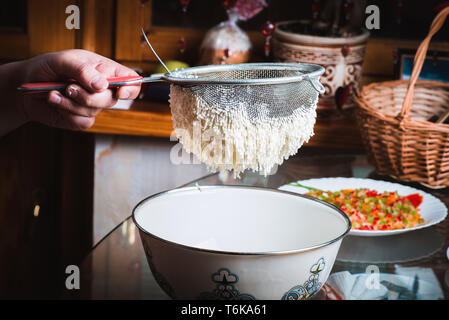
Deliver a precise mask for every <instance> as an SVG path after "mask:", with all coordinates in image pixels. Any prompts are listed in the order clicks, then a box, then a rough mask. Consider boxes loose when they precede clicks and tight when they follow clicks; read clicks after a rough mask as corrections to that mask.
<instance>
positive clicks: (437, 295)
mask: <svg viewBox="0 0 449 320" xmlns="http://www.w3.org/2000/svg"><path fill="white" fill-rule="evenodd" d="M395 271H396V274H386V273H378V274H373V273H361V274H351V273H349V272H348V271H343V272H337V273H333V274H331V275H330V276H329V279H328V280H327V284H328V285H330V286H331V287H332V288H333V289H334V290H335V291H336V292H337V293H338V294H339V295H340V296H341V297H342V298H343V299H345V300H381V299H387V300H398V299H419V300H438V299H443V298H444V294H443V290H442V289H441V286H440V284H439V281H438V279H437V278H436V276H435V274H434V272H433V271H432V269H428V268H415V267H413V268H405V267H400V266H395Z"/></svg>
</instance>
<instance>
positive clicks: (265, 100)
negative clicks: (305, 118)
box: [175, 65, 318, 122]
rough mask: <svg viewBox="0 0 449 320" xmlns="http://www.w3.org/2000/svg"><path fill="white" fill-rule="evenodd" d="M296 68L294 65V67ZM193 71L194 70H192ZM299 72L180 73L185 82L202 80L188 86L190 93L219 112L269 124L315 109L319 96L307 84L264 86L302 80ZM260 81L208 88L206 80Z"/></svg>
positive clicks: (276, 70)
mask: <svg viewBox="0 0 449 320" xmlns="http://www.w3.org/2000/svg"><path fill="white" fill-rule="evenodd" d="M295 66H296V65H295ZM191 69H193V68H191ZM305 74H306V72H305V71H304V70H303V69H301V68H298V67H296V68H291V69H289V68H283V69H278V68H277V67H272V68H249V67H247V68H241V67H240V68H231V69H229V70H228V69H225V70H214V71H207V70H206V71H202V70H199V71H192V72H183V71H181V72H179V73H176V74H175V76H177V77H179V78H184V79H197V80H198V79H201V80H204V82H203V83H201V84H199V85H190V86H189V89H190V90H191V91H192V93H193V94H194V95H195V96H196V97H198V98H200V99H202V100H203V101H204V102H206V103H207V104H208V105H209V106H210V107H212V108H216V109H217V110H219V111H225V112H230V111H232V110H235V109H236V108H242V109H243V111H244V112H243V114H245V115H246V117H247V119H248V120H250V121H251V122H257V121H272V120H276V119H279V118H285V117H288V116H291V115H292V114H293V112H294V111H295V110H298V111H300V112H308V111H309V110H310V108H315V107H316V101H317V97H318V92H317V91H316V89H315V88H314V87H313V86H312V85H311V83H310V82H309V81H306V80H302V81H294V82H286V83H270V84H263V83H264V81H267V80H268V79H271V80H277V79H282V78H289V77H298V76H304V75H305ZM208 79H212V80H214V81H220V80H222V81H223V82H226V81H229V80H242V81H247V80H255V79H257V80H260V82H256V83H255V84H252V83H250V82H248V83H247V84H244V83H242V84H226V83H224V84H216V83H213V84H207V80H208Z"/></svg>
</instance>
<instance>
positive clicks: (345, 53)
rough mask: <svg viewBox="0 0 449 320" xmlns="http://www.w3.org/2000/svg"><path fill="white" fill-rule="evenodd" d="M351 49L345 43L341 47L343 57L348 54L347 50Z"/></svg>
mask: <svg viewBox="0 0 449 320" xmlns="http://www.w3.org/2000/svg"><path fill="white" fill-rule="evenodd" d="M350 50H351V49H350V48H349V47H348V46H347V45H346V44H345V45H344V46H343V47H342V48H341V54H342V55H343V57H346V56H347V55H348V54H349V51H350Z"/></svg>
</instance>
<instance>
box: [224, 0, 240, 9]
mask: <svg viewBox="0 0 449 320" xmlns="http://www.w3.org/2000/svg"><path fill="white" fill-rule="evenodd" d="M236 2H237V0H224V1H223V4H224V6H225V7H226V8H228V9H231V8H232V7H234V6H235V3H236Z"/></svg>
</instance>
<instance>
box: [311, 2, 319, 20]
mask: <svg viewBox="0 0 449 320" xmlns="http://www.w3.org/2000/svg"><path fill="white" fill-rule="evenodd" d="M320 10H321V4H320V0H313V2H312V17H313V19H317V18H318V16H319V14H320Z"/></svg>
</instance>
